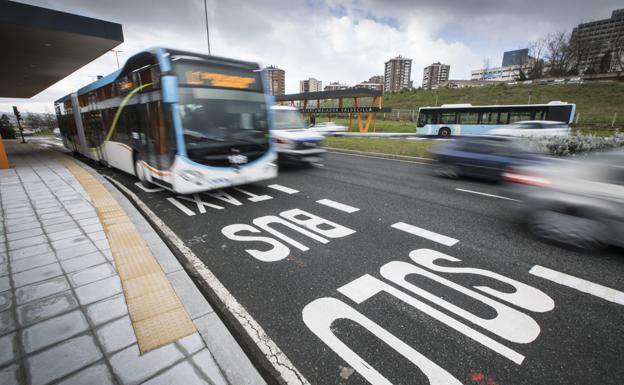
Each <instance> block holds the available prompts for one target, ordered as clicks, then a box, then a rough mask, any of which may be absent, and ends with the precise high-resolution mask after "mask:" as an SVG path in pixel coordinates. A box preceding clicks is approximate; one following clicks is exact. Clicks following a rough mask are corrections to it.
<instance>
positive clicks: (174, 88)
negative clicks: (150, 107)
mask: <svg viewBox="0 0 624 385" xmlns="http://www.w3.org/2000/svg"><path fill="white" fill-rule="evenodd" d="M160 86H161V89H162V95H163V102H165V103H177V102H178V78H177V77H175V76H173V75H165V76H162V77H161V78H160Z"/></svg>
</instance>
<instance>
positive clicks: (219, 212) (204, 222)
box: [107, 153, 624, 385]
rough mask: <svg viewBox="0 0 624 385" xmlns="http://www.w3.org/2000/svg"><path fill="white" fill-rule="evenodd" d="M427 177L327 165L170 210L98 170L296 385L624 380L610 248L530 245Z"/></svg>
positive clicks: (618, 254) (617, 280) (387, 163)
mask: <svg viewBox="0 0 624 385" xmlns="http://www.w3.org/2000/svg"><path fill="white" fill-rule="evenodd" d="M429 167H430V166H428V165H427V164H425V163H417V162H406V161H397V160H388V159H380V158H373V157H363V156H354V155H344V154H335V153H329V154H327V156H326V158H325V160H324V165H323V166H317V167H311V168H297V167H289V168H286V169H284V170H282V171H281V172H280V175H279V177H278V178H277V179H274V180H270V181H266V182H263V183H258V184H254V185H248V186H242V187H241V188H240V189H227V190H225V191H221V192H213V193H204V194H199V195H195V196H184V197H181V196H177V195H175V194H173V193H170V192H166V191H145V190H144V189H142V188H140V186H139V185H137V184H136V183H135V182H136V179H134V178H133V177H131V176H129V175H126V174H123V173H122V172H114V171H111V172H107V173H108V174H109V175H111V176H112V177H113V178H114V179H115V180H117V181H119V182H121V183H122V184H123V185H125V186H126V187H128V188H129V189H130V190H132V192H134V193H135V194H137V195H138V197H139V198H140V199H141V200H142V201H143V202H144V203H145V204H146V205H147V206H148V207H149V208H150V209H151V210H152V211H153V212H154V213H156V215H158V217H160V218H161V219H162V220H163V222H165V223H166V224H167V225H168V226H169V227H170V228H171V230H173V231H174V232H175V234H176V235H177V236H178V237H179V238H180V239H182V240H183V241H184V242H185V243H186V245H187V246H188V247H189V248H190V249H191V250H192V251H193V252H194V253H195V254H196V255H197V256H198V257H199V258H200V259H201V260H202V261H203V263H204V264H205V265H206V266H207V267H208V268H209V269H210V270H211V271H212V273H213V274H214V275H215V276H216V278H217V279H218V280H219V281H220V282H221V284H223V286H225V288H226V289H227V290H228V291H229V293H230V294H231V295H232V296H234V298H235V299H236V300H237V301H238V303H239V304H240V305H242V306H243V307H244V309H245V310H246V312H247V313H248V314H249V315H250V316H251V317H253V320H254V321H255V322H257V324H259V325H260V326H261V327H262V328H263V330H264V331H265V332H266V334H267V336H268V338H269V339H270V340H271V341H272V342H274V343H275V344H276V345H277V347H278V348H279V349H281V351H282V352H283V353H284V355H285V357H287V358H288V359H289V360H290V363H292V365H293V366H294V368H296V369H295V370H298V372H299V373H298V374H297V376H299V375H300V376H302V377H303V378H305V380H307V381H308V382H309V383H311V384H367V383H373V384H427V383H431V384H455V383H462V384H488V385H495V384H500V385H502V384H530V385H534V384H589V383H600V384H622V383H624V364H622V357H624V333H622V330H623V327H624V326H623V325H624V306H623V305H624V294H622V293H621V291H624V279H623V278H622V277H624V255H622V254H623V253H622V250H621V249H608V250H605V251H602V252H599V253H586V252H579V251H574V250H566V249H563V248H559V247H556V246H553V245H548V244H545V243H542V242H540V241H538V240H535V239H533V238H532V237H531V236H530V235H529V234H528V233H527V232H526V230H525V229H523V227H522V225H521V224H520V223H519V221H518V217H517V213H516V211H515V206H516V205H517V203H516V202H514V201H511V200H508V199H504V198H505V196H504V193H503V192H501V191H499V190H498V188H497V187H496V186H495V185H491V184H485V183H480V182H476V181H466V180H445V179H439V178H435V177H433V176H430V175H429V174H428V168H429ZM484 194H489V195H484ZM563 274H568V275H570V276H573V277H576V278H579V279H581V280H576V279H575V278H572V277H568V276H565V275H563ZM583 280H584V281H583ZM594 284H595V285H602V286H604V287H607V288H611V289H615V291H613V290H612V291H609V289H606V288H603V287H601V286H595V285H594ZM588 291H589V292H590V293H587V292H588Z"/></svg>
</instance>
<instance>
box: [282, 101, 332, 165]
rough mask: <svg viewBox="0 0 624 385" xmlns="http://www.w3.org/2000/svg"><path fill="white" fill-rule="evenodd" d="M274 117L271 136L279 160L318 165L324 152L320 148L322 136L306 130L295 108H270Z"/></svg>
mask: <svg viewBox="0 0 624 385" xmlns="http://www.w3.org/2000/svg"><path fill="white" fill-rule="evenodd" d="M271 108H272V110H273V115H274V119H273V120H274V124H273V129H271V136H272V137H273V142H274V143H275V149H276V151H277V153H278V156H279V158H280V160H294V161H297V162H302V163H308V164H311V163H318V162H320V161H321V160H322V156H323V154H324V153H325V150H324V149H322V148H321V142H322V140H323V135H321V134H319V133H318V132H314V131H312V130H310V129H308V128H307V127H306V126H305V123H304V122H303V118H302V116H301V113H300V112H299V110H298V109H297V108H294V107H286V106H273V107H271Z"/></svg>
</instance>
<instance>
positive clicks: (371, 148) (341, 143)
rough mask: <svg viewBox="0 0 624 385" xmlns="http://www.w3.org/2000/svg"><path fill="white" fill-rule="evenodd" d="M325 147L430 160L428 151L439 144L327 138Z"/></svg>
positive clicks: (431, 141)
mask: <svg viewBox="0 0 624 385" xmlns="http://www.w3.org/2000/svg"><path fill="white" fill-rule="evenodd" d="M323 144H324V146H325V147H331V148H337V149H343V150H356V151H368V152H376V153H379V154H390V155H404V156H417V157H421V158H430V157H431V156H430V155H429V150H430V149H431V148H433V147H434V146H436V145H438V144H440V142H437V141H434V140H400V139H383V138H340V137H336V138H335V137H327V138H325V140H324V141H323Z"/></svg>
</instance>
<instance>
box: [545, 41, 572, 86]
mask: <svg viewBox="0 0 624 385" xmlns="http://www.w3.org/2000/svg"><path fill="white" fill-rule="evenodd" d="M545 48H546V55H545V59H546V60H547V62H548V67H549V68H548V75H550V76H565V75H567V73H568V70H569V64H570V37H569V36H568V34H567V33H566V32H556V33H551V34H548V35H547V36H546V38H545Z"/></svg>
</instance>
